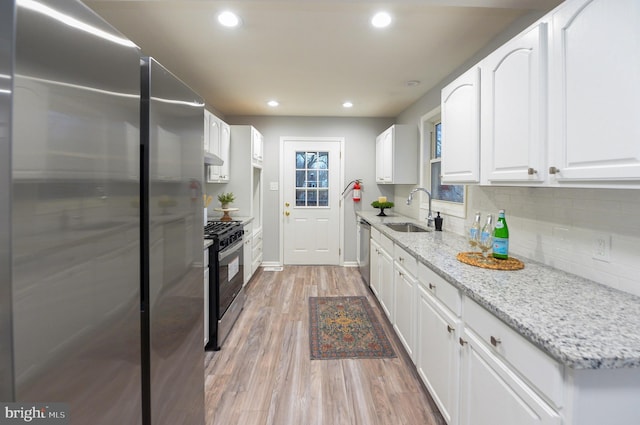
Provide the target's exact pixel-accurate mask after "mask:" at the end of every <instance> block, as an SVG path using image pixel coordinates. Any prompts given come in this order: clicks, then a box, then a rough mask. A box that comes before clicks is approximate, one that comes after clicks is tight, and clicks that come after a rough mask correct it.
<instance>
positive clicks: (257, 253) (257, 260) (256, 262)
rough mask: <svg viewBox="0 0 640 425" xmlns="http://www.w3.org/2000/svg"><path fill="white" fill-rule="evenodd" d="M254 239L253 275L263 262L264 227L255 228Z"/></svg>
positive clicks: (252, 255) (252, 254) (252, 253)
mask: <svg viewBox="0 0 640 425" xmlns="http://www.w3.org/2000/svg"><path fill="white" fill-rule="evenodd" d="M251 239H252V251H251V258H252V263H251V275H253V274H254V273H255V272H256V271H257V270H258V267H260V265H261V264H262V229H254V230H253V237H252V238H251Z"/></svg>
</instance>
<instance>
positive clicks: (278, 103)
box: [267, 100, 280, 108]
mask: <svg viewBox="0 0 640 425" xmlns="http://www.w3.org/2000/svg"><path fill="white" fill-rule="evenodd" d="M267 105H269V106H271V107H272V108H275V107H276V106H278V105H280V102H278V101H277V100H270V101H268V102H267Z"/></svg>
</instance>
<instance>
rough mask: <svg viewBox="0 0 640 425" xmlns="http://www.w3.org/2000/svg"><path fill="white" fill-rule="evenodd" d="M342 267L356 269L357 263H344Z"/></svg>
mask: <svg viewBox="0 0 640 425" xmlns="http://www.w3.org/2000/svg"><path fill="white" fill-rule="evenodd" d="M342 265H343V266H344V267H358V262H357V261H345V262H344V263H343V264H342Z"/></svg>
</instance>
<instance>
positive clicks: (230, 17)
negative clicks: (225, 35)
mask: <svg viewBox="0 0 640 425" xmlns="http://www.w3.org/2000/svg"><path fill="white" fill-rule="evenodd" d="M218 22H220V24H221V25H224V26H225V27H229V28H233V27H237V26H238V25H240V18H238V15H236V14H235V13H233V12H229V11H228V10H227V11H225V12H222V13H221V14H219V15H218Z"/></svg>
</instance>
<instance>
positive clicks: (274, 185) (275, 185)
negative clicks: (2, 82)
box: [269, 182, 278, 190]
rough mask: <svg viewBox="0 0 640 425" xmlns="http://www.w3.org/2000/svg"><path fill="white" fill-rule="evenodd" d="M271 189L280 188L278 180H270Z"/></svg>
mask: <svg viewBox="0 0 640 425" xmlns="http://www.w3.org/2000/svg"><path fill="white" fill-rule="evenodd" d="M269 190H278V182H269Z"/></svg>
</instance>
